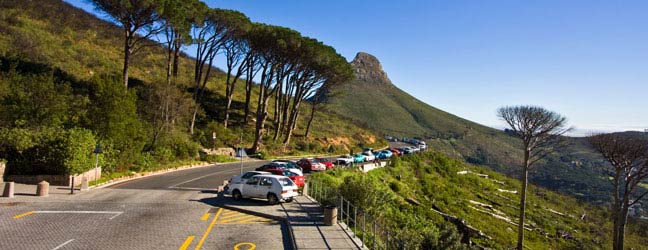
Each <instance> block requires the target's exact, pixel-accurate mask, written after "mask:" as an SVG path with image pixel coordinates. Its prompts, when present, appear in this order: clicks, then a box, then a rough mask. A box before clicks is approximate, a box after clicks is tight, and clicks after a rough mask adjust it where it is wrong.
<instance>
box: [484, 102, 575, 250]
mask: <svg viewBox="0 0 648 250" xmlns="http://www.w3.org/2000/svg"><path fill="white" fill-rule="evenodd" d="M497 115H498V116H499V117H500V118H501V119H502V120H504V121H505V122H506V123H507V124H508V125H509V127H511V129H512V130H513V132H514V133H515V135H516V136H517V137H518V138H520V139H521V140H522V151H524V158H523V162H522V175H521V176H520V181H522V190H521V192H520V218H519V225H518V242H517V249H518V250H522V248H523V246H524V213H525V208H526V191H527V185H528V176H529V169H531V167H532V166H533V164H534V163H536V162H538V161H539V160H541V159H542V158H544V157H545V156H547V155H548V154H549V153H551V152H552V151H553V149H554V147H555V146H557V145H558V144H556V142H558V139H559V137H560V135H562V134H564V133H565V132H567V131H569V129H568V128H566V123H567V119H566V118H565V117H563V116H561V115H559V114H557V113H554V112H552V111H548V110H545V109H544V108H541V107H536V106H515V107H503V108H500V109H499V110H498V111H497Z"/></svg>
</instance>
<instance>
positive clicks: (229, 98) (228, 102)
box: [223, 67, 234, 129]
mask: <svg viewBox="0 0 648 250" xmlns="http://www.w3.org/2000/svg"><path fill="white" fill-rule="evenodd" d="M231 74H232V69H231V68H229V67H228V69H227V76H226V77H225V98H226V99H227V100H226V101H225V102H226V103H225V121H223V126H224V127H225V129H227V123H228V122H229V110H230V107H231V106H232V94H233V93H234V84H230V78H232V77H231Z"/></svg>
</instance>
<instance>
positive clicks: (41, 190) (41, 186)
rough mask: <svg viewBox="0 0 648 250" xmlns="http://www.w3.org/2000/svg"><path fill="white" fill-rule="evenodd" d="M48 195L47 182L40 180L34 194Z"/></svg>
mask: <svg viewBox="0 0 648 250" xmlns="http://www.w3.org/2000/svg"><path fill="white" fill-rule="evenodd" d="M48 195H49V182H46V181H41V182H39V183H38V185H36V196H48Z"/></svg>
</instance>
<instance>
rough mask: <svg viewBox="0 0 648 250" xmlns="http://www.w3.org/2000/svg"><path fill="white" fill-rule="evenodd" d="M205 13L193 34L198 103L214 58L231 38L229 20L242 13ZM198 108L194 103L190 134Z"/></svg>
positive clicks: (195, 87)
mask: <svg viewBox="0 0 648 250" xmlns="http://www.w3.org/2000/svg"><path fill="white" fill-rule="evenodd" d="M205 13H206V15H205V16H204V18H203V19H202V21H201V22H199V23H198V26H196V27H194V35H193V37H194V39H195V41H196V45H197V46H196V64H195V67H194V87H193V98H194V100H195V101H196V103H198V104H200V103H201V99H202V95H203V93H204V91H205V88H206V86H207V82H208V81H209V78H210V77H211V70H212V69H213V63H214V59H215V58H216V55H218V53H219V51H220V50H221V49H222V48H223V46H224V45H225V44H226V43H227V41H228V40H229V39H230V38H231V37H230V35H231V34H232V33H231V32H230V28H231V27H232V25H231V20H232V19H233V18H239V16H240V15H242V14H240V12H236V11H231V10H223V9H209V10H208V11H206V12H205ZM199 108H200V107H199V105H196V107H195V109H194V111H193V115H192V118H191V123H190V125H189V132H190V133H191V134H193V131H194V126H195V124H196V116H197V114H198V110H199Z"/></svg>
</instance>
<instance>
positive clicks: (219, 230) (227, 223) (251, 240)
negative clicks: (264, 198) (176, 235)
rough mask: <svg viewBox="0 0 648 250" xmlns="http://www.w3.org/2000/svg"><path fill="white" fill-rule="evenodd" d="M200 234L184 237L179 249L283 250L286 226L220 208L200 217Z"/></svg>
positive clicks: (287, 242)
mask: <svg viewBox="0 0 648 250" xmlns="http://www.w3.org/2000/svg"><path fill="white" fill-rule="evenodd" d="M200 219H201V221H205V222H208V224H207V223H206V224H205V225H204V226H205V230H204V231H203V232H202V233H201V234H196V235H188V236H187V238H186V239H185V240H184V242H182V244H181V245H180V247H179V249H180V250H185V249H238V250H245V249H287V248H289V246H290V241H289V238H288V237H287V235H288V234H287V225H285V224H284V223H282V222H281V221H277V220H273V219H268V218H264V217H260V216H256V215H252V214H246V213H242V212H238V211H234V210H229V209H224V208H213V209H210V210H209V211H208V212H206V213H204V214H203V215H201V218H200ZM259 246H261V248H259Z"/></svg>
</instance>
